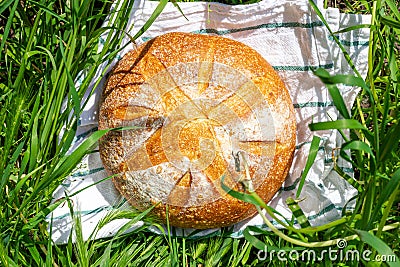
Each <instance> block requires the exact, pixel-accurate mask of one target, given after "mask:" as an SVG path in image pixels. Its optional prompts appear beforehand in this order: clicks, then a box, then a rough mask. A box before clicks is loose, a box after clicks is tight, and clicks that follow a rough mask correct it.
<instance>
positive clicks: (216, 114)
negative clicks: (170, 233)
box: [99, 33, 296, 229]
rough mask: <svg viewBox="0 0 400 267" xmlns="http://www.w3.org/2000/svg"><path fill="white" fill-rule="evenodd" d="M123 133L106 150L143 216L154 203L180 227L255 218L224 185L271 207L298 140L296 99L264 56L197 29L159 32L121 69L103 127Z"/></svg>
mask: <svg viewBox="0 0 400 267" xmlns="http://www.w3.org/2000/svg"><path fill="white" fill-rule="evenodd" d="M116 127H126V128H124V129H123V130H120V131H110V132H109V133H108V134H106V135H105V136H104V137H103V138H102V139H101V140H100V143H99V149H100V156H101V159H102V162H103V164H104V167H105V169H106V170H107V172H108V173H109V174H110V175H111V174H116V175H115V177H114V178H113V182H114V185H115V186H116V188H117V189H118V191H119V192H120V193H121V194H122V195H123V196H124V197H125V198H126V199H127V201H128V202H129V203H130V204H131V205H132V206H134V207H135V208H137V209H139V210H143V209H147V208H149V207H151V206H153V205H155V207H154V209H153V210H152V212H153V214H154V215H156V216H157V217H158V218H160V219H161V220H162V221H165V220H166V216H168V219H169V223H170V225H172V226H177V227H183V228H197V229H206V228H215V227H223V226H228V225H231V224H233V223H237V222H239V221H242V220H244V219H247V218H249V217H251V216H253V215H254V214H255V213H256V209H255V207H254V206H253V205H252V204H249V203H246V202H243V201H241V200H238V199H236V198H234V197H232V196H231V195H229V194H228V193H227V192H226V190H224V189H223V188H222V181H223V183H224V184H225V185H226V186H227V187H229V188H231V189H233V190H237V191H242V192H245V191H246V190H254V191H255V192H256V193H257V194H258V195H259V196H260V197H261V198H262V199H263V200H264V201H265V202H268V201H269V200H270V199H271V198H272V197H273V196H274V194H275V193H276V192H277V190H278V189H279V188H280V187H281V185H282V183H283V181H284V179H285V177H286V175H287V173H288V170H289V168H290V166H291V161H292V158H293V151H294V147H295V138H296V123H295V115H294V109H293V105H292V102H291V99H290V96H289V93H288V91H287V89H286V87H285V85H284V83H283V82H282V80H281V79H280V78H279V76H278V74H277V73H276V72H275V71H274V69H273V68H272V67H271V66H270V65H269V64H268V63H267V61H266V60H265V59H264V58H263V57H262V56H261V55H260V54H258V53H257V52H256V51H255V50H253V49H252V48H250V47H248V46H246V45H244V44H242V43H240V42H237V41H234V40H231V39H228V38H223V37H218V36H208V35H200V34H189V33H168V34H164V35H161V36H158V37H156V38H154V39H152V40H150V41H148V42H146V43H144V44H142V45H140V46H139V47H137V48H136V49H134V50H132V51H130V52H128V53H127V54H126V55H125V56H124V57H123V58H122V59H121V60H120V61H119V62H118V63H117V65H116V66H115V67H114V69H113V70H112V71H111V73H110V75H109V78H108V80H107V83H106V85H105V87H104V91H103V95H102V103H101V106H100V112H99V129H107V128H116ZM244 181H246V182H247V183H244ZM245 184H246V186H244V185H245ZM246 187H247V188H246ZM225 189H226V188H225Z"/></svg>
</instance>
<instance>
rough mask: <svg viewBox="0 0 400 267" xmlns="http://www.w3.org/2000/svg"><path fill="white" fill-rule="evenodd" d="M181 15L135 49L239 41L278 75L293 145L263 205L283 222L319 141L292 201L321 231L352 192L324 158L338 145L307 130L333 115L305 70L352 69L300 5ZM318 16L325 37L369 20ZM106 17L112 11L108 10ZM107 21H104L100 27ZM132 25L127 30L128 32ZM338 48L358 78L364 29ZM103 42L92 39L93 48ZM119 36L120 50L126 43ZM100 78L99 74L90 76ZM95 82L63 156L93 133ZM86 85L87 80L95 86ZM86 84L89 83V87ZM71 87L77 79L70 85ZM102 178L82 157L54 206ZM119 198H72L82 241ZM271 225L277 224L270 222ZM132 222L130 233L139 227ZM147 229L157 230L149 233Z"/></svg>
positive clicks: (168, 10) (63, 225)
mask: <svg viewBox="0 0 400 267" xmlns="http://www.w3.org/2000/svg"><path fill="white" fill-rule="evenodd" d="M157 4H158V2H155V1H143V0H138V1H135V3H134V7H133V9H132V11H131V15H130V25H129V29H127V31H129V33H130V35H131V36H133V35H134V34H135V33H136V32H137V31H138V30H139V29H140V28H141V27H142V26H143V24H144V23H145V22H146V21H147V20H148V18H149V17H150V15H151V14H152V12H153V11H154V9H155V8H156V6H157ZM179 6H180V8H181V10H182V12H183V13H184V14H185V16H186V18H187V19H186V18H185V17H184V16H182V14H181V13H180V11H179V10H178V9H177V8H176V7H175V6H174V5H173V4H172V3H168V4H167V6H166V7H165V9H164V11H163V12H162V13H161V15H160V16H159V17H158V18H157V19H156V21H155V22H154V23H153V25H152V26H151V27H150V28H149V29H148V30H147V31H146V32H145V33H144V34H143V35H142V36H141V37H140V38H139V39H138V40H137V44H141V43H143V42H145V41H147V40H149V39H151V38H153V37H156V36H158V35H161V34H164V33H167V32H172V31H179V32H193V33H200V34H209V35H219V36H224V37H227V38H232V39H235V40H237V41H240V42H243V43H245V44H247V45H249V46H250V47H252V48H254V49H255V50H257V51H258V52H259V53H260V54H261V55H262V56H263V57H264V58H265V59H266V60H267V61H268V62H269V63H270V64H271V65H272V66H273V67H274V69H275V70H276V71H277V72H278V73H279V75H280V76H281V77H282V79H283V80H284V82H285V84H286V86H287V88H288V89H289V92H290V95H291V98H292V100H293V104H294V107H295V110H296V119H297V141H296V142H297V144H296V150H295V155H294V160H293V164H292V167H291V169H290V173H289V175H288V177H287V179H286V181H285V183H284V184H283V186H282V188H281V190H279V192H278V193H277V194H276V195H275V197H274V198H273V200H272V201H271V202H270V203H269V205H270V206H272V207H273V208H275V209H276V210H277V211H279V212H280V213H281V214H282V215H284V216H286V217H287V218H289V219H290V218H291V212H290V211H289V209H288V208H287V206H286V204H285V200H286V198H287V197H289V196H292V197H294V195H295V193H296V190H297V185H298V182H299V178H300V176H301V173H302V171H303V170H304V166H305V162H306V160H307V156H308V152H309V149H310V143H311V140H312V137H313V135H314V134H315V135H318V136H320V137H321V140H322V141H321V143H320V146H319V150H318V154H317V158H316V160H315V162H314V164H313V166H312V168H311V170H310V172H309V173H308V176H307V178H306V181H305V184H304V187H303V189H302V193H301V196H300V198H301V199H303V200H302V201H301V202H300V203H299V205H300V207H301V208H302V210H303V211H304V213H305V215H306V216H307V217H308V219H309V221H310V223H311V225H322V224H325V223H328V222H331V221H333V220H335V219H338V218H340V217H341V213H342V211H343V209H344V207H346V208H347V209H351V208H352V207H354V203H350V204H349V205H347V206H345V205H346V203H347V202H348V201H349V200H350V199H351V198H352V197H353V196H354V195H355V194H356V190H355V189H354V188H353V187H352V186H350V185H349V184H348V183H347V182H346V181H345V180H344V179H342V178H341V177H340V176H339V175H338V174H337V173H336V172H335V171H333V166H334V161H333V159H332V152H333V150H334V149H335V148H337V147H340V145H341V143H342V138H341V136H340V135H339V134H338V133H337V132H336V131H322V132H315V133H313V132H311V131H310V130H309V128H308V125H309V124H310V123H311V122H320V121H330V120H335V119H336V118H338V116H339V115H338V112H337V110H336V108H335V107H334V106H333V102H332V99H331V98H330V96H329V93H328V90H327V88H326V87H325V86H324V84H323V83H322V82H321V81H320V80H319V79H318V78H317V77H316V76H314V74H313V72H312V69H314V68H324V69H325V70H327V71H329V72H330V73H331V74H339V73H341V74H352V73H353V72H352V70H351V68H350V66H349V64H348V63H347V61H346V60H345V58H344V56H343V55H342V53H341V52H340V49H339V46H338V45H337V44H336V43H335V42H334V40H333V38H332V36H330V34H329V32H328V30H327V28H326V27H325V26H324V24H323V22H322V21H321V19H320V18H319V17H318V16H317V15H316V13H315V12H314V10H313V9H312V7H311V6H310V5H309V2H308V1H305V0H296V1H267V0H264V1H261V2H259V3H255V4H249V5H235V6H231V5H224V4H219V3H205V2H190V3H179ZM318 6H319V7H320V8H321V11H322V14H323V15H324V17H325V19H326V21H327V22H328V23H329V25H330V28H331V29H332V30H333V31H338V30H340V29H344V28H347V27H350V26H353V25H358V24H368V23H370V16H367V15H354V14H342V13H340V12H339V10H338V9H334V8H328V9H322V7H321V3H318ZM113 9H114V11H115V10H117V9H118V8H117V7H115V6H114V7H113ZM106 23H108V22H107V21H106V22H105V24H104V25H106ZM132 26H133V27H132ZM337 37H338V39H339V40H340V42H341V44H342V45H343V46H344V47H345V48H346V49H347V51H348V53H349V54H350V56H351V59H352V60H353V62H354V64H355V66H356V68H357V69H358V71H359V72H360V73H361V75H363V76H365V75H366V72H367V60H368V55H367V54H368V39H369V30H368V29H367V28H360V29H356V30H352V31H347V32H343V33H340V34H337ZM104 38H105V36H103V39H102V40H100V49H102V47H101V43H102V42H103V40H104ZM129 42H130V39H129V38H128V37H126V38H125V40H124V42H123V44H126V43H129ZM133 48H134V45H133V44H132V43H130V44H128V46H127V47H126V48H125V49H124V50H122V51H121V53H120V54H119V55H118V56H117V57H116V59H115V60H114V61H113V62H112V64H111V65H114V64H115V63H116V62H117V61H118V59H120V58H121V57H122V56H123V55H124V54H125V53H126V52H127V51H128V50H130V49H133ZM98 73H101V70H99V71H98ZM97 79H101V83H100V85H99V86H98V87H97V88H95V91H94V94H92V95H89V93H87V95H86V97H89V101H88V103H87V105H86V106H85V109H84V112H83V113H82V116H81V118H80V122H79V127H78V130H77V133H76V137H75V139H74V142H73V145H72V147H71V149H70V152H71V151H73V150H74V149H76V147H77V146H79V144H81V143H82V142H83V141H84V140H85V139H86V138H88V137H89V136H90V135H91V134H92V133H93V132H95V131H96V130H97V112H98V105H99V99H100V95H101V92H102V86H103V84H104V80H105V77H100V76H99V75H97V76H96V77H95V80H97ZM95 80H94V81H95ZM94 81H93V83H94ZM77 86H79V79H78V81H77ZM340 90H341V92H342V94H343V96H344V100H345V102H346V104H347V107H348V109H349V110H350V107H351V106H352V104H353V102H354V100H355V97H356V96H357V93H358V92H359V89H357V88H354V87H348V86H340ZM336 163H337V164H338V165H339V167H340V168H341V169H342V170H343V171H344V172H346V173H347V174H349V175H350V176H352V175H353V170H352V168H351V165H349V164H347V163H346V162H344V161H340V160H339V161H338V162H336ZM105 177H107V175H106V172H105V170H104V168H103V166H102V163H101V161H100V157H99V153H98V151H96V150H95V151H94V152H93V153H90V154H88V155H87V156H85V157H84V158H83V160H82V162H81V163H80V164H79V166H78V167H77V168H76V169H75V170H74V171H73V173H72V174H71V175H70V176H69V177H67V178H66V179H65V181H64V183H63V184H62V185H61V186H60V187H59V188H58V190H56V192H55V193H54V196H53V197H54V200H56V199H60V198H63V197H64V196H65V193H67V194H68V195H71V194H73V193H74V192H77V191H78V190H80V189H82V188H85V187H87V186H89V185H91V184H93V183H96V182H98V181H100V180H102V179H104V178H105ZM121 199H122V198H121V196H120V195H119V193H118V192H117V191H116V190H115V188H114V186H113V184H112V182H111V180H110V179H108V180H106V181H103V182H101V183H98V184H96V185H95V186H91V187H89V188H87V189H85V190H83V191H82V192H80V193H79V194H77V195H75V196H73V197H72V202H71V203H72V205H73V207H74V212H75V214H79V215H80V216H81V221H82V229H83V235H84V238H88V237H89V236H90V234H91V233H92V232H93V230H94V229H95V227H96V225H97V223H98V222H99V221H100V220H101V219H102V218H103V217H104V216H105V215H106V214H108V213H109V212H110V211H112V210H114V209H117V208H118V207H117V204H118V203H121ZM50 218H52V225H51V228H49V229H51V231H52V235H51V236H52V239H53V240H54V241H55V242H56V243H65V242H67V240H68V237H69V235H70V232H71V229H72V227H73V224H72V219H71V214H70V210H69V208H68V205H60V206H59V207H58V208H57V209H56V210H54V212H52V214H51V215H49V216H48V220H49V221H50ZM127 221H128V220H127V219H118V220H114V221H113V222H111V223H109V224H107V225H106V226H104V227H103V228H102V229H100V231H99V232H98V233H97V234H96V236H95V238H101V237H108V236H112V235H114V234H115V233H116V231H117V230H118V229H119V228H120V227H121V226H122V225H124V224H125V223H126V222H127ZM272 222H273V223H274V224H275V225H277V226H278V227H279V225H278V224H277V223H276V222H275V221H272ZM141 225H142V223H140V222H139V223H138V224H137V225H135V226H134V227H133V228H131V229H134V228H135V227H139V226H141ZM249 225H252V226H259V227H261V228H266V226H265V225H264V223H263V221H262V219H261V217H260V216H259V215H257V216H255V217H254V218H252V219H249V220H246V221H244V222H241V223H238V224H237V225H234V227H233V228H232V233H231V234H230V235H231V236H233V237H241V236H242V233H243V230H244V229H245V228H246V226H249ZM149 230H150V231H155V232H160V231H159V230H158V229H157V228H155V227H150V228H149ZM175 230H176V234H177V235H181V236H188V235H189V234H191V233H192V232H193V229H175ZM220 233H221V229H209V230H204V231H199V232H196V234H195V235H192V236H191V237H193V238H195V237H204V236H211V235H218V234H220Z"/></svg>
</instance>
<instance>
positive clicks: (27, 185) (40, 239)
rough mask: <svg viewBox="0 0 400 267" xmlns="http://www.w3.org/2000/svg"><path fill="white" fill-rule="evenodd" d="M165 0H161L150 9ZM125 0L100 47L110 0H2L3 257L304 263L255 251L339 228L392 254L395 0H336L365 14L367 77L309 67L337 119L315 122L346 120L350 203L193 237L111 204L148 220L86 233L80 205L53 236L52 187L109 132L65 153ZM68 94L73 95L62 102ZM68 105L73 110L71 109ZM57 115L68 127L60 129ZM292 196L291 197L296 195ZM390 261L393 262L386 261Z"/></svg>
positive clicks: (398, 102)
mask: <svg viewBox="0 0 400 267" xmlns="http://www.w3.org/2000/svg"><path fill="white" fill-rule="evenodd" d="M166 2H167V1H166V0H163V1H161V2H160V8H159V9H158V10H157V13H159V12H160V11H161V9H162V7H163V5H165V3H166ZM226 2H227V3H229V4H241V3H247V2H235V1H230V0H229V1H226ZM121 4H122V5H123V6H122V8H121V9H119V11H118V12H115V11H114V12H113V13H112V16H113V21H114V24H112V25H111V24H110V27H109V28H107V30H109V31H110V32H111V34H110V35H109V36H110V37H109V38H108V39H106V40H105V43H104V49H103V50H101V51H97V48H98V47H97V46H98V42H99V37H100V35H101V34H102V33H104V31H105V30H106V29H105V28H101V27H100V25H101V24H102V22H103V20H104V19H105V17H106V15H107V14H108V12H109V9H110V6H111V2H108V1H101V0H88V1H77V0H70V1H40V2H36V1H25V2H24V1H15V0H3V1H1V3H0V38H1V41H0V51H1V53H0V92H1V94H0V206H1V209H0V265H1V266H43V265H49V266H51V265H53V266H128V265H129V266H174V265H182V266H264V265H266V264H270V265H271V266H298V265H300V266H301V265H307V262H306V261H295V260H293V261H288V262H283V261H281V260H280V259H279V258H278V257H277V256H275V257H273V258H272V259H267V260H265V261H262V260H260V259H258V257H257V255H260V254H259V253H260V249H264V248H265V247H267V249H269V250H271V249H286V250H288V251H290V250H293V249H296V250H298V251H300V252H301V251H303V250H304V249H306V248H312V249H314V250H315V251H317V252H320V251H321V250H322V249H324V247H325V246H329V245H334V247H336V242H337V240H338V239H346V240H347V243H348V246H347V249H357V250H359V251H365V250H367V249H368V250H371V253H372V255H373V256H374V255H375V254H378V253H380V254H382V255H384V254H397V255H399V253H400V251H399V246H398V244H399V242H400V231H399V221H400V210H399V207H398V205H399V202H400V194H399V190H400V189H399V184H400V160H399V155H400V146H399V139H400V123H399V119H400V114H399V113H400V92H399V85H398V80H399V78H400V73H399V64H400V55H399V47H400V43H399V42H400V40H399V36H400V12H399V10H398V6H399V3H396V2H395V1H394V0H389V1H388V0H387V1H374V2H368V1H339V3H337V4H338V5H339V4H340V5H341V6H342V7H343V8H344V9H345V11H346V12H352V13H369V14H372V17H373V20H372V25H371V26H370V28H371V37H370V48H369V60H368V67H369V71H368V77H367V78H366V79H365V80H363V79H362V78H360V77H357V76H354V77H353V76H348V75H346V74H343V75H339V76H335V77H331V76H329V75H328V74H327V73H325V72H323V71H322V70H317V71H316V72H315V74H316V75H318V76H319V77H320V78H321V79H322V80H323V81H324V82H325V83H326V84H327V85H328V87H329V91H330V93H331V95H332V97H333V100H334V102H335V105H336V106H337V108H338V110H339V111H340V112H341V114H342V116H343V119H342V120H340V121H335V122H328V123H319V124H313V125H310V127H311V128H312V129H313V130H318V129H336V130H338V131H339V132H342V131H343V130H344V129H351V130H350V138H349V139H348V140H347V142H346V143H345V144H344V145H343V146H342V148H341V150H340V153H339V156H341V157H343V158H344V159H347V160H349V161H350V162H351V163H352V165H353V167H354V168H355V170H356V180H354V179H352V178H351V177H348V176H347V175H346V174H345V173H343V172H341V170H340V169H339V168H336V171H337V172H338V173H339V174H340V175H341V176H342V177H343V178H344V179H347V180H349V181H351V182H352V183H353V184H354V185H356V186H357V188H358V189H359V196H358V197H357V199H356V200H357V204H356V208H355V210H354V212H353V213H351V214H344V216H343V218H341V219H339V220H338V221H335V222H332V223H330V224H328V225H325V226H320V227H317V228H310V227H307V224H306V223H305V224H304V228H301V229H295V228H293V227H292V226H291V225H290V223H289V224H288V225H287V229H286V230H282V231H281V230H277V229H273V231H271V232H266V231H261V230H257V229H251V230H254V231H258V232H260V235H252V234H251V232H249V231H247V232H245V236H246V238H243V239H232V238H229V237H224V236H222V237H213V238H209V239H203V240H190V239H185V238H174V237H171V236H170V235H164V236H163V235H155V234H151V233H149V232H147V231H145V226H146V225H149V224H152V222H151V221H150V220H149V219H146V218H147V216H146V214H147V213H146V212H145V213H137V212H134V211H132V212H126V211H118V212H116V213H113V214H110V216H109V217H108V218H105V221H103V222H102V223H106V222H107V221H109V220H112V219H115V218H128V219H130V221H129V223H130V224H133V223H135V222H136V221H137V220H139V219H146V221H147V222H146V224H145V226H144V227H142V228H139V229H137V230H135V231H134V232H131V233H129V234H122V233H120V234H118V235H116V236H115V237H113V238H109V239H102V240H96V241H84V240H83V239H82V237H81V236H82V232H81V230H82V229H80V223H79V217H76V218H75V220H76V223H75V228H74V231H75V235H76V237H77V241H76V242H75V243H73V242H72V240H71V241H70V242H69V243H68V244H66V245H54V244H53V243H52V242H51V237H50V236H49V233H48V232H47V230H46V227H47V222H46V221H45V216H46V215H47V214H49V213H50V212H51V211H52V210H54V208H56V206H58V205H61V204H67V205H68V204H69V202H68V199H62V200H60V201H58V202H56V203H55V204H52V205H50V200H51V196H52V193H53V192H54V190H55V189H56V188H57V186H58V185H59V184H60V183H61V182H62V181H63V179H64V178H65V177H66V176H67V175H68V174H69V173H70V172H71V171H72V169H73V168H74V166H76V164H77V163H78V162H79V160H80V159H81V158H82V157H83V156H84V154H85V153H87V152H90V149H91V147H92V146H93V144H95V143H96V141H97V140H98V138H100V137H101V136H102V135H103V134H104V133H105V132H101V131H99V132H96V133H95V134H94V135H92V137H90V138H89V139H88V141H87V142H86V143H84V145H83V146H82V147H80V148H79V149H78V150H77V151H76V152H74V154H73V155H71V156H67V155H66V151H67V149H68V148H69V146H70V144H71V142H72V138H73V136H74V134H75V131H76V127H77V118H79V115H80V112H81V110H80V108H79V107H80V102H81V99H82V97H83V93H84V92H85V90H86V89H87V88H88V86H89V82H90V81H91V79H92V77H93V76H94V72H95V70H96V68H97V66H99V65H100V64H101V63H103V62H105V61H107V60H108V59H111V58H114V56H115V55H116V53H117V52H118V49H120V43H121V38H122V36H123V34H124V33H123V32H122V31H121V30H120V29H124V28H125V27H126V23H127V18H128V10H129V9H130V7H131V5H132V4H133V1H129V0H126V1H122V2H121ZM331 5H334V4H331ZM149 23H151V20H150V21H149ZM147 26H148V25H147ZM147 26H146V27H147ZM349 30H351V29H349ZM143 31H145V29H143ZM143 31H141V32H143ZM135 37H137V36H135ZM135 37H132V38H135ZM82 71H85V72H86V76H85V77H86V78H85V79H84V80H83V82H82V85H81V86H80V88H76V87H75V85H74V80H75V79H76V78H77V77H78V75H79V73H81V72H82ZM338 83H344V84H350V85H357V86H360V87H361V88H362V89H363V90H362V92H361V93H360V95H359V97H358V98H357V99H356V103H355V105H354V107H353V109H352V112H351V114H352V115H349V113H348V111H346V110H345V109H344V108H343V103H342V99H341V96H340V94H338V90H337V87H336V84H338ZM65 97H67V98H68V103H67V105H66V109H63V108H62V103H63V100H64V98H65ZM71 112H73V116H72V117H70V116H68V115H69V114H70V113H71ZM64 125H67V130H66V131H65V134H64V135H63V137H62V138H61V140H58V139H57V137H58V136H59V134H60V133H61V130H62V127H63V126H64ZM316 141H318V140H316V139H315V142H314V143H318V142H316ZM346 151H349V152H350V153H351V157H349V156H348V155H347V154H346V153H345V152H346ZM311 154H312V153H311ZM310 163H312V160H311V161H310ZM304 177H305V175H304ZM230 193H231V194H235V192H230ZM235 196H236V197H239V198H242V199H246V200H247V201H250V202H252V203H254V204H256V205H258V206H262V207H264V208H266V209H267V211H268V212H269V213H270V214H271V215H272V216H275V214H274V211H273V210H271V209H269V208H268V206H265V204H264V203H262V202H260V200H259V199H258V198H257V196H256V195H254V194H248V195H243V194H238V193H236V194H235ZM292 205H293V208H294V209H295V208H296V204H295V203H292ZM266 223H268V222H266ZM155 225H156V224H155ZM128 226H129V225H128ZM371 257H372V256H371ZM308 264H311V262H309V263H308ZM312 264H315V265H319V266H336V265H340V266H359V264H360V263H358V262H352V261H345V260H336V261H330V260H329V259H328V258H325V259H324V260H323V261H317V262H312ZM362 264H367V263H366V262H363V263H362ZM369 264H371V265H373V264H372V263H369ZM386 264H393V263H383V264H382V265H386ZM399 264H400V263H399V262H397V266H398V265H399ZM375 265H377V263H375ZM378 265H379V264H378ZM393 266H394V265H393Z"/></svg>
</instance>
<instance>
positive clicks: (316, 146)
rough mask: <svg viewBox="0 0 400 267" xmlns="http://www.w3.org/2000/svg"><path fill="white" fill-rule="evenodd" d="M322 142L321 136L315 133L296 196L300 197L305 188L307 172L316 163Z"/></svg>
mask: <svg viewBox="0 0 400 267" xmlns="http://www.w3.org/2000/svg"><path fill="white" fill-rule="evenodd" d="M320 142H321V138H320V137H318V136H316V135H314V136H313V139H312V140H311V145H310V151H309V153H308V157H307V161H306V165H305V167H304V170H303V172H302V173H301V177H300V182H299V185H298V187H297V191H296V198H298V197H299V196H300V194H301V190H302V189H303V186H304V182H305V180H306V177H307V174H308V172H309V171H310V169H311V167H312V165H313V164H314V161H315V159H316V157H317V153H318V149H319V143H320Z"/></svg>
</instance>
